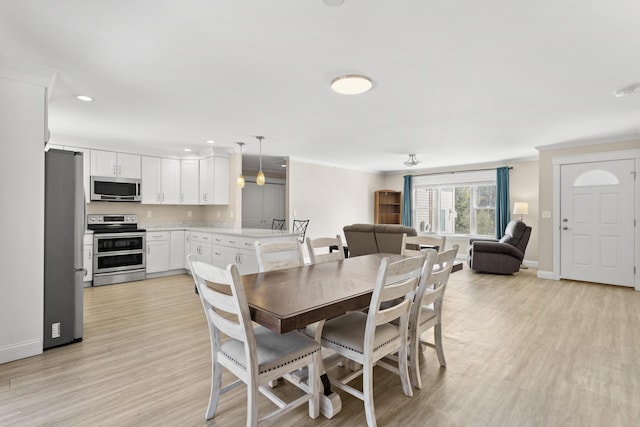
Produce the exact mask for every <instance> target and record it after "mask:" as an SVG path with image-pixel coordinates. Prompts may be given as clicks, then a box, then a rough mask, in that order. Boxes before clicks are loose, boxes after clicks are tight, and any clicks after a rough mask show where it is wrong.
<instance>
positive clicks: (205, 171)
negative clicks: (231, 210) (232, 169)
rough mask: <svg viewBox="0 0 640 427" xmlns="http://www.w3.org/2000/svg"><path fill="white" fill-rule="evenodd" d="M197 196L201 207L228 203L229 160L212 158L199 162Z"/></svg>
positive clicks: (218, 157) (217, 157)
mask: <svg viewBox="0 0 640 427" xmlns="http://www.w3.org/2000/svg"><path fill="white" fill-rule="evenodd" d="M199 194H200V197H199V202H200V204H203V205H226V204H228V203H229V158H227V157H220V156H213V157H207V158H206V159H202V160H200V190H199Z"/></svg>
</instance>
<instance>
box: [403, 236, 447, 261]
mask: <svg viewBox="0 0 640 427" xmlns="http://www.w3.org/2000/svg"><path fill="white" fill-rule="evenodd" d="M446 241H447V237H446V236H436V235H432V236H426V235H421V236H407V234H406V233H404V234H403V235H402V246H400V247H401V253H402V255H407V256H413V255H415V254H416V253H418V252H420V248H422V247H431V248H435V249H436V250H437V251H438V252H442V251H444V245H445V243H446Z"/></svg>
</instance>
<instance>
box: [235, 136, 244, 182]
mask: <svg viewBox="0 0 640 427" xmlns="http://www.w3.org/2000/svg"><path fill="white" fill-rule="evenodd" d="M236 144H238V149H237V151H238V153H240V163H242V153H243V152H244V142H236ZM236 185H237V186H238V187H240V188H244V175H242V171H240V175H238V179H236Z"/></svg>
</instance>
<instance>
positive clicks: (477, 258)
mask: <svg viewBox="0 0 640 427" xmlns="http://www.w3.org/2000/svg"><path fill="white" fill-rule="evenodd" d="M529 237H531V227H529V226H528V225H527V224H525V223H524V222H522V221H519V220H513V221H511V222H510V223H509V224H507V228H506V229H505V234H504V237H502V238H501V239H500V240H488V239H471V240H470V242H469V243H470V246H469V256H468V257H467V262H468V264H469V267H470V268H471V269H472V270H473V271H477V272H479V273H494V274H513V273H515V272H517V271H518V270H520V265H521V264H522V260H523V259H524V251H525V249H526V248H527V244H528V243H529Z"/></svg>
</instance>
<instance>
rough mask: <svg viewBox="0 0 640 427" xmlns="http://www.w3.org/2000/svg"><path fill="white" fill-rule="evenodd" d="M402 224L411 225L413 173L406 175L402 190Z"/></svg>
mask: <svg viewBox="0 0 640 427" xmlns="http://www.w3.org/2000/svg"><path fill="white" fill-rule="evenodd" d="M402 224H403V225H406V226H409V227H411V175H405V176H404V191H403V192H402Z"/></svg>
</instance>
